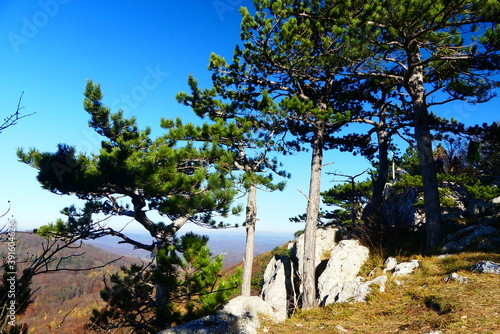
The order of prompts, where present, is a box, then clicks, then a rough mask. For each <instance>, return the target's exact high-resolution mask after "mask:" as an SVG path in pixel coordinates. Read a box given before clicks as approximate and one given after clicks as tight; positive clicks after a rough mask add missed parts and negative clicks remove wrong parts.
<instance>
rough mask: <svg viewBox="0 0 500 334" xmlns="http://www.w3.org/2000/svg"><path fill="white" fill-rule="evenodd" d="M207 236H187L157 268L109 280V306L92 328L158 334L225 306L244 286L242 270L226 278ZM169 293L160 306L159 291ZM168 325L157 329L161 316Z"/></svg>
mask: <svg viewBox="0 0 500 334" xmlns="http://www.w3.org/2000/svg"><path fill="white" fill-rule="evenodd" d="M207 243H208V237H207V236H200V235H196V234H194V233H186V234H185V235H183V236H182V237H181V238H180V239H179V240H176V242H175V243H174V244H172V245H170V246H169V247H167V249H163V250H159V251H158V252H159V253H158V254H157V256H156V264H155V265H152V266H138V265H133V266H131V267H123V268H122V271H121V272H120V273H115V274H113V275H111V276H110V279H109V283H107V284H106V287H105V288H104V289H103V290H102V291H101V297H102V299H103V300H104V301H105V302H107V306H106V307H104V308H102V309H100V310H94V311H93V316H92V318H91V319H90V321H89V323H88V324H87V328H89V329H92V330H95V331H97V332H107V331H109V330H111V329H114V328H121V327H128V328H130V329H131V330H132V332H133V333H156V328H158V327H159V326H161V327H165V326H167V327H170V326H171V325H172V324H180V323H184V322H187V321H190V320H193V319H197V318H200V317H202V316H205V315H209V314H213V313H214V312H215V310H216V309H217V308H218V307H219V306H221V305H223V304H224V303H226V302H227V301H228V300H229V298H230V297H231V296H232V295H234V294H235V292H237V289H238V286H239V285H240V284H241V279H240V276H241V271H237V272H235V273H234V274H232V275H231V276H229V277H222V275H221V270H222V267H223V259H222V256H220V255H218V256H215V257H213V256H212V254H211V253H210V250H209V248H208V246H207ZM157 285H161V286H162V287H164V288H165V289H168V295H169V299H168V302H167V303H166V304H164V305H157V304H156V303H155V300H154V298H152V296H153V295H154V294H155V292H156V291H155V286H157ZM158 312H161V313H162V315H161V319H164V320H165V319H167V320H168V321H169V323H168V324H157V323H156V322H157V318H158V317H157V314H158Z"/></svg>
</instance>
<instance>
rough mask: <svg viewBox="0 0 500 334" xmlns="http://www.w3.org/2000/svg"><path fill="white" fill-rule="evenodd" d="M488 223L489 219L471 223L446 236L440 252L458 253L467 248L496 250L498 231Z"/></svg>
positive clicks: (498, 237)
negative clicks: (474, 223) (481, 222)
mask: <svg viewBox="0 0 500 334" xmlns="http://www.w3.org/2000/svg"><path fill="white" fill-rule="evenodd" d="M493 220H494V219H492V221H493ZM489 223H490V221H489V219H485V220H483V224H477V225H472V226H469V227H466V228H463V229H461V230H459V231H458V232H456V233H454V234H451V235H449V236H447V237H446V239H445V241H444V246H443V247H442V252H444V253H458V252H462V251H464V250H468V249H481V250H487V251H494V250H498V249H499V248H500V231H499V230H498V229H497V228H496V227H493V226H490V225H489Z"/></svg>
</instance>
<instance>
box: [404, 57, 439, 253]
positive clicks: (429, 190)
mask: <svg viewBox="0 0 500 334" xmlns="http://www.w3.org/2000/svg"><path fill="white" fill-rule="evenodd" d="M414 58H415V59H414V60H416V61H418V60H420V57H419V56H418V55H415V56H414ZM423 77H424V75H423V68H422V67H421V66H418V67H416V68H415V69H414V71H413V74H412V75H411V76H410V78H409V80H408V87H407V89H408V91H409V93H410V96H411V98H412V102H413V113H414V121H415V140H416V141H417V152H418V159H419V162H420V170H421V172H422V183H423V188H424V212H425V224H426V237H427V238H426V245H425V246H426V249H427V250H430V249H431V248H434V247H437V246H438V245H439V243H440V241H441V208H440V203H439V190H438V182H437V173H436V166H435V163H434V158H433V156H432V137H431V133H430V129H429V112H428V110H427V103H426V100H425V88H424V79H423Z"/></svg>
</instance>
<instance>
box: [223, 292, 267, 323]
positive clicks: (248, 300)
mask: <svg viewBox="0 0 500 334" xmlns="http://www.w3.org/2000/svg"><path fill="white" fill-rule="evenodd" d="M218 313H219V314H230V315H234V316H236V317H243V316H244V315H245V314H246V313H251V314H253V315H263V316H265V317H267V318H270V319H273V320H277V318H276V315H275V312H274V310H273V307H272V306H271V304H269V303H268V302H266V301H264V300H262V299H261V298H260V297H257V296H251V297H243V296H238V297H236V298H233V299H231V300H230V301H229V302H228V303H227V304H226V305H225V306H224V307H223V308H222V310H220V311H219V312H218Z"/></svg>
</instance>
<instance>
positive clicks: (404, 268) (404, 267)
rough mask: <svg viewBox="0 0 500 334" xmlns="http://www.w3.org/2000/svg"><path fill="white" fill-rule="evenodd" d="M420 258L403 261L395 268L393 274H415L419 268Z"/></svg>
mask: <svg viewBox="0 0 500 334" xmlns="http://www.w3.org/2000/svg"><path fill="white" fill-rule="evenodd" d="M418 266H419V264H418V260H411V261H409V262H401V263H399V264H398V265H396V267H395V268H394V273H393V274H392V276H406V275H410V274H413V271H414V270H415V269H416V268H418Z"/></svg>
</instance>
